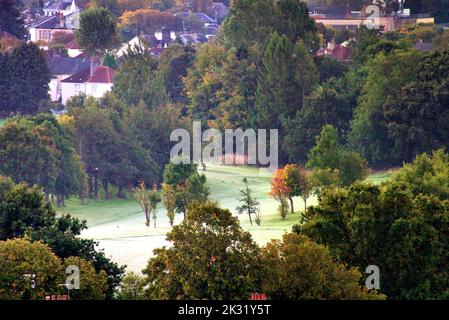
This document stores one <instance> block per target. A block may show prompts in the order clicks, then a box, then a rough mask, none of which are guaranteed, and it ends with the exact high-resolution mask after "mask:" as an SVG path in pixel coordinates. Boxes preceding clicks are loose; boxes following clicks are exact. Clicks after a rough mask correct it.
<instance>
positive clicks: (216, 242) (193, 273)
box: [144, 202, 260, 300]
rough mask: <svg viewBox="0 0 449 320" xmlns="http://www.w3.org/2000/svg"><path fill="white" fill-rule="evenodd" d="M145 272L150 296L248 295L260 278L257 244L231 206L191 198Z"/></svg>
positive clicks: (202, 297) (219, 297)
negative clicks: (163, 246)
mask: <svg viewBox="0 0 449 320" xmlns="http://www.w3.org/2000/svg"><path fill="white" fill-rule="evenodd" d="M167 240H168V241H170V242H171V243H172V246H170V247H169V248H162V249H156V250H155V251H154V254H155V257H154V258H151V259H150V260H149V262H148V266H147V268H146V270H145V271H144V273H145V274H146V276H147V278H146V281H147V283H148V293H149V296H150V298H151V299H215V300H222V299H224V300H228V299H248V297H249V296H250V295H251V293H252V292H254V289H255V288H257V286H258V282H259V281H260V258H259V248H258V246H257V245H256V244H255V243H254V241H253V240H252V239H251V235H250V234H249V233H247V232H244V231H243V230H242V229H241V227H240V225H239V222H238V219H237V218H235V217H233V216H232V214H231V212H229V210H226V209H221V208H219V207H218V206H217V204H216V203H213V202H206V203H198V202H195V203H192V204H191V206H189V209H188V212H187V215H186V218H185V219H184V221H183V222H182V223H181V224H180V225H177V226H174V227H173V229H172V231H170V232H169V233H168V234H167Z"/></svg>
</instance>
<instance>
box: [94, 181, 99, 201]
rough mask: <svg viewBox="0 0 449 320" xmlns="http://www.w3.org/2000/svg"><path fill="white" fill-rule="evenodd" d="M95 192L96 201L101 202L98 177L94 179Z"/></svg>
mask: <svg viewBox="0 0 449 320" xmlns="http://www.w3.org/2000/svg"><path fill="white" fill-rule="evenodd" d="M94 192H95V199H97V200H100V188H99V181H98V177H95V178H94Z"/></svg>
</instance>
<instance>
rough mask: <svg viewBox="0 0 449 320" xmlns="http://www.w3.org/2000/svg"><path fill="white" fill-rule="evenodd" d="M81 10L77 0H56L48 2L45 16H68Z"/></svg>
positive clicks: (45, 6)
mask: <svg viewBox="0 0 449 320" xmlns="http://www.w3.org/2000/svg"><path fill="white" fill-rule="evenodd" d="M78 10H79V8H78V7H77V5H76V2H75V0H54V1H48V2H46V3H45V4H44V8H43V11H44V15H46V16H53V15H59V14H61V13H62V14H63V15H64V16H67V15H69V14H71V13H73V12H76V11H78Z"/></svg>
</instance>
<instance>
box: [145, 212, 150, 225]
mask: <svg viewBox="0 0 449 320" xmlns="http://www.w3.org/2000/svg"><path fill="white" fill-rule="evenodd" d="M145 219H146V220H147V221H146V223H145V224H146V225H147V227H149V226H150V222H151V221H150V213H149V212H148V210H145Z"/></svg>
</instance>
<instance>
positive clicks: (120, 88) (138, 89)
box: [112, 45, 167, 108]
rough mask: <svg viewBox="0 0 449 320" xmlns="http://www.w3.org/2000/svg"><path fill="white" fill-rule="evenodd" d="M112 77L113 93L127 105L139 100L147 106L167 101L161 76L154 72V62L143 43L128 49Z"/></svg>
mask: <svg viewBox="0 0 449 320" xmlns="http://www.w3.org/2000/svg"><path fill="white" fill-rule="evenodd" d="M123 59H124V62H123V63H122V64H121V65H120V67H119V68H118V70H117V73H116V75H115V78H114V87H113V89H112V91H113V93H114V95H115V96H116V97H117V98H118V99H120V100H121V101H122V102H123V103H124V104H126V105H128V106H136V105H138V104H139V103H140V102H141V101H143V102H144V103H145V105H147V106H148V107H149V108H155V107H157V106H161V105H162V104H165V103H166V102H167V94H166V92H165V87H164V82H163V78H162V76H161V75H160V74H158V73H157V72H156V63H155V62H154V61H153V59H152V58H151V54H150V52H149V51H148V50H147V49H146V48H145V46H144V45H141V46H136V47H133V48H132V49H129V50H128V51H127V53H126V54H125V56H124V57H123Z"/></svg>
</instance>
